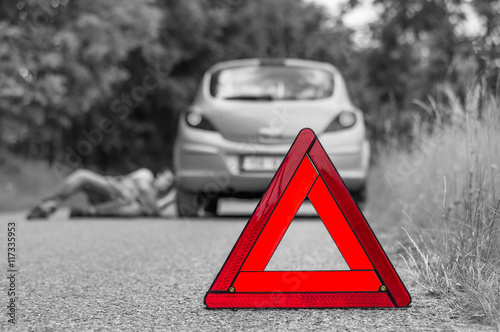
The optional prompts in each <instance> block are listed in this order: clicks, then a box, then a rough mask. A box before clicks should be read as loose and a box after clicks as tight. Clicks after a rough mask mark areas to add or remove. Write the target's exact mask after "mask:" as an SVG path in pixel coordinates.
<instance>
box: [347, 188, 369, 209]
mask: <svg viewBox="0 0 500 332" xmlns="http://www.w3.org/2000/svg"><path fill="white" fill-rule="evenodd" d="M351 196H352V199H353V200H354V202H355V203H356V204H357V205H359V206H360V207H363V206H364V204H365V203H366V199H367V192H366V185H363V186H362V187H361V188H359V189H357V190H353V191H351Z"/></svg>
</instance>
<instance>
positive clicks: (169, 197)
mask: <svg viewBox="0 0 500 332" xmlns="http://www.w3.org/2000/svg"><path fill="white" fill-rule="evenodd" d="M176 197H177V193H176V192H175V191H172V190H170V191H169V193H167V194H166V195H165V196H163V197H162V198H160V199H159V200H158V201H157V202H156V207H157V209H158V211H159V212H160V214H161V213H162V212H163V211H164V210H165V209H166V208H167V207H169V206H170V205H172V204H174V203H175V200H176Z"/></svg>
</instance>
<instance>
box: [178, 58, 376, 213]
mask: <svg viewBox="0 0 500 332" xmlns="http://www.w3.org/2000/svg"><path fill="white" fill-rule="evenodd" d="M306 127H308V128H311V129H312V130H314V131H315V132H316V134H317V136H318V138H319V140H320V141H321V143H322V145H323V146H324V148H325V150H326V151H327V153H328V155H329V156H330V158H331V159H332V161H333V163H334V164H335V166H336V168H337V170H338V171H339V173H340V175H341V177H342V178H343V180H344V182H345V184H346V186H347V188H348V190H349V191H350V193H351V195H352V197H353V198H354V199H355V201H357V202H358V203H359V202H363V201H364V200H365V198H366V184H367V174H368V169H369V160H370V144H369V142H368V140H367V139H366V133H365V130H366V129H365V123H364V119H363V113H362V112H361V111H360V110H359V109H357V108H356V107H355V106H354V105H353V104H352V102H351V100H350V98H349V95H348V91H347V87H346V84H345V82H344V79H343V77H342V75H341V73H340V72H339V70H338V69H337V68H336V67H334V66H333V65H331V64H328V63H323V62H317V61H310V60H300V59H242V60H233V61H226V62H221V63H218V64H216V65H214V66H213V67H212V68H210V69H209V70H208V71H207V72H206V73H205V75H204V76H203V78H202V81H201V84H200V86H199V88H198V91H197V93H196V96H195V98H194V101H193V103H192V104H191V105H190V107H188V108H187V109H186V110H185V111H184V112H183V113H182V114H181V116H180V120H179V126H178V131H177V137H176V141H175V145H174V171H175V174H176V177H177V190H178V192H177V212H178V215H179V216H186V217H195V216H199V215H203V214H216V213H217V207H218V202H219V199H220V198H221V197H236V198H258V197H261V196H262V195H263V193H264V192H265V191H266V189H267V187H268V185H269V183H270V181H271V179H272V177H273V175H274V173H275V172H276V170H277V168H278V167H279V165H280V163H281V161H282V160H283V158H284V156H285V155H286V153H287V152H288V150H289V148H290V146H291V144H292V143H293V141H294V139H295V137H296V136H297V134H298V133H299V131H300V130H301V129H303V128H306Z"/></svg>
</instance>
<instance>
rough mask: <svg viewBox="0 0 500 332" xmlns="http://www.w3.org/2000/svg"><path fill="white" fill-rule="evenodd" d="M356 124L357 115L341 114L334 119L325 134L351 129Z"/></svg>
mask: <svg viewBox="0 0 500 332" xmlns="http://www.w3.org/2000/svg"><path fill="white" fill-rule="evenodd" d="M355 124H356V114H355V113H353V112H347V111H344V112H341V113H340V114H339V115H337V116H336V117H335V119H333V121H332V122H331V123H330V125H329V126H328V127H327V128H326V130H325V132H331V131H338V130H343V129H347V128H351V127H352V126H354V125H355Z"/></svg>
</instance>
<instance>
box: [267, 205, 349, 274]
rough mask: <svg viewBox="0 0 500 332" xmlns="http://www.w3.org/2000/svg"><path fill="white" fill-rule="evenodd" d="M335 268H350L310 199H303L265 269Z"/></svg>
mask: <svg viewBox="0 0 500 332" xmlns="http://www.w3.org/2000/svg"><path fill="white" fill-rule="evenodd" d="M304 213H305V214H306V216H307V217H306V218H304V217H303V216H304ZM314 216H315V217H316V218H314ZM335 270H350V269H349V266H348V265H347V263H346V261H345V259H344V257H343V256H342V254H341V253H340V251H339V249H338V247H337V245H336V244H335V242H334V241H333V239H332V237H331V236H330V233H328V230H327V228H326V227H325V225H324V224H323V221H321V219H320V218H319V216H318V214H317V213H316V211H315V210H314V207H313V206H312V204H311V202H310V201H309V200H305V201H304V202H303V203H302V205H301V207H300V209H299V211H298V213H297V215H296V216H295V218H294V219H293V220H292V222H291V223H290V226H289V227H288V229H287V231H286V233H285V235H283V238H282V239H281V242H280V244H279V245H278V247H277V248H276V251H275V252H274V254H273V256H272V257H271V260H270V261H269V263H268V264H267V266H266V268H265V270H264V271H335Z"/></svg>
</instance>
